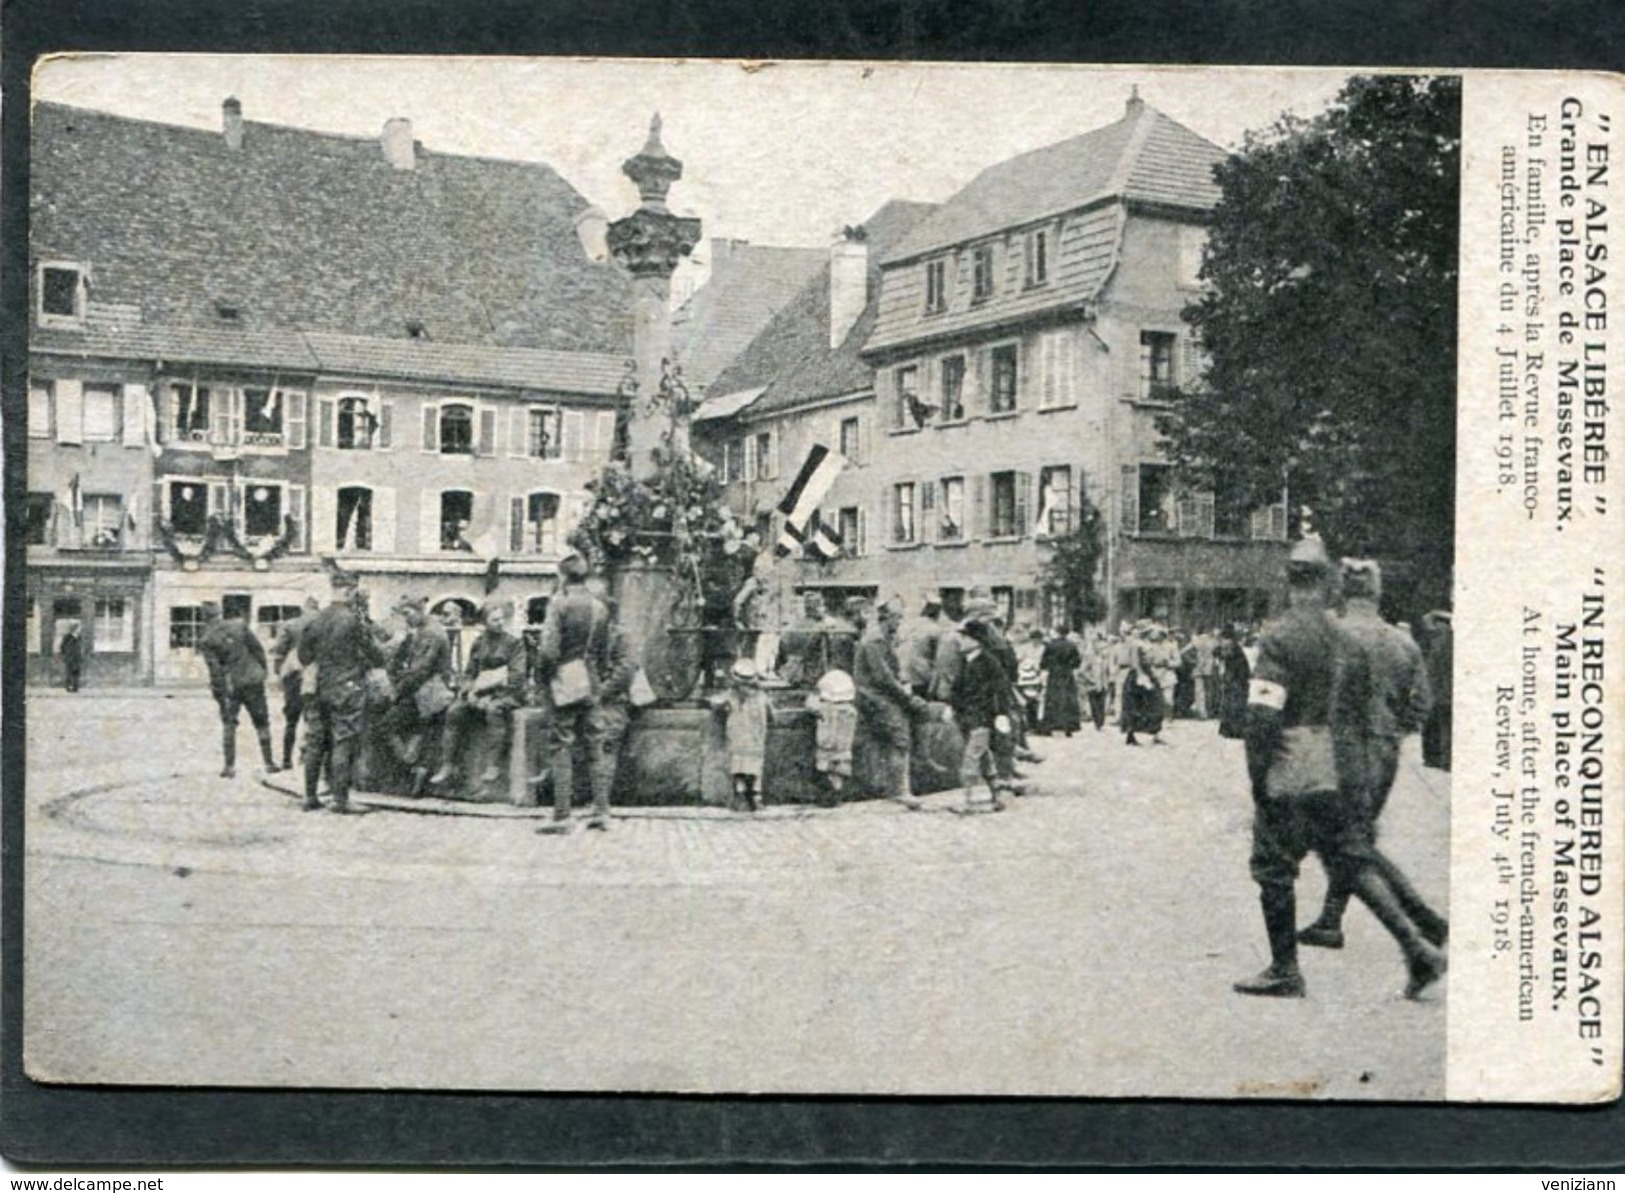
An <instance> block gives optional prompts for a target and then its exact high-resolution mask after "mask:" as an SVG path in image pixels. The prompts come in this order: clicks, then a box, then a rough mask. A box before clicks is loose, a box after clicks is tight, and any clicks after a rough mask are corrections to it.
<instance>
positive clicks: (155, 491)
mask: <svg viewBox="0 0 1625 1193" xmlns="http://www.w3.org/2000/svg"><path fill="white" fill-rule="evenodd" d="M152 512H153V515H154V516H155V517H158V518H161V519H163V520H164V521H165V522H167V521H169V482H168V481H154V482H153V485H152Z"/></svg>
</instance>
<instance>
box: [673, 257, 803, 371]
mask: <svg viewBox="0 0 1625 1193" xmlns="http://www.w3.org/2000/svg"><path fill="white" fill-rule="evenodd" d="M709 253H710V257H711V276H710V278H709V279H708V280H707V281H706V283H705V285H703V286H701V287H700V288H699V289H698V290H696V291H695V292H694V295H693V297H691V298H690V299H689V300H688V301H687V302H685V303H684V304H683V305H682V306H681V307H679V308H678V309H677V311H676V312H675V313H674V314H673V316H672V329H671V332H672V348H673V350H674V351H675V352H676V355H677V359H678V360H679V361H681V362H682V365H683V377H684V379H685V380H686V381H687V382H688V384H689V386H690V387H691V388H699V387H703V386H707V385H709V384H710V383H711V380H712V378H714V377H715V376H716V375H717V374H718V373H719V372H721V371H722V369H723V368H724V367H725V366H726V365H727V364H728V362H729V361H731V360H732V359H733V358H734V357H735V356H737V355H739V353H740V351H741V350H742V349H743V348H744V347H745V345H746V344H749V343H750V342H751V340H752V339H753V338H755V336H756V333H757V332H759V331H761V330H762V327H763V326H764V325H765V324H766V323H767V321H768V320H769V319H771V318H772V317H773V316H774V314H776V313H777V312H778V310H779V308H780V307H782V306H783V305H784V304H785V303H787V302H789V301H790V299H792V298H793V297H795V295H796V293H797V291H799V290H800V289H801V288H802V287H803V286H804V285H806V283H807V279H808V278H810V277H811V276H812V275H813V274H814V273H815V272H816V271H817V270H818V267H819V266H820V265H822V264H824V262H825V259H826V256H827V254H826V253H825V251H824V250H823V249H808V248H784V247H779V246H775V245H763V244H751V243H749V242H748V241H743V240H723V239H716V240H713V241H712V242H711V246H710V249H709Z"/></svg>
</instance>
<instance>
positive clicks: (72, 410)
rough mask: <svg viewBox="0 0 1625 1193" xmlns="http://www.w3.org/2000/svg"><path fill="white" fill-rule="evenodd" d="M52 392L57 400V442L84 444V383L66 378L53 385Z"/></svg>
mask: <svg viewBox="0 0 1625 1193" xmlns="http://www.w3.org/2000/svg"><path fill="white" fill-rule="evenodd" d="M51 391H52V396H53V397H54V398H55V400H56V441H57V442H58V443H70V444H77V443H82V442H84V436H85V386H84V383H83V382H82V381H78V380H75V379H73V378H71V377H64V378H62V379H60V380H58V381H54V382H52V383H51Z"/></svg>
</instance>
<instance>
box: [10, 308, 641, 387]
mask: <svg viewBox="0 0 1625 1193" xmlns="http://www.w3.org/2000/svg"><path fill="white" fill-rule="evenodd" d="M30 347H31V348H32V349H33V350H34V351H36V352H43V353H50V354H52V355H59V356H83V357H124V358H134V359H137V360H152V361H163V362H165V364H166V365H169V366H175V365H204V366H215V367H223V366H230V367H235V368H244V369H280V370H282V371H284V372H289V373H299V374H310V375H316V376H327V377H345V376H357V377H376V378H394V379H398V380H404V381H429V382H442V383H449V384H463V385H494V386H506V387H510V388H520V389H531V390H549V391H556V392H560V393H572V394H597V395H602V396H611V395H613V394H614V393H615V391H616V389H617V388H618V386H619V385H620V382H621V379H622V377H624V376H625V373H626V359H627V358H625V357H623V356H616V355H612V354H608V353H602V352H553V351H550V350H548V349H545V348H507V347H503V346H501V345H499V344H441V343H435V342H426V341H419V340H387V339H381V338H377V337H368V336H346V335H334V334H333V333H331V332H301V331H299V330H297V329H294V328H270V329H267V330H263V331H261V330H255V329H252V328H225V327H220V328H209V327H153V326H150V325H146V324H134V325H123V326H104V327H92V328H90V329H88V330H86V331H84V332H71V331H60V330H57V329H52V328H46V329H41V330H39V331H36V332H35V334H34V337H33V339H32V340H31V342H30Z"/></svg>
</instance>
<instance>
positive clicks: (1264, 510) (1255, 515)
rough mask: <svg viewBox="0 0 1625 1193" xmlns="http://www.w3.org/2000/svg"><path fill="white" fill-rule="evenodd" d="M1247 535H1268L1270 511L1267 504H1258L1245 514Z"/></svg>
mask: <svg viewBox="0 0 1625 1193" xmlns="http://www.w3.org/2000/svg"><path fill="white" fill-rule="evenodd" d="M1247 536H1248V537H1249V538H1252V539H1267V538H1269V536H1270V511H1269V507H1268V506H1262V505H1261V506H1259V507H1258V508H1257V509H1255V510H1253V512H1252V513H1251V514H1249V515H1248V516H1247Z"/></svg>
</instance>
